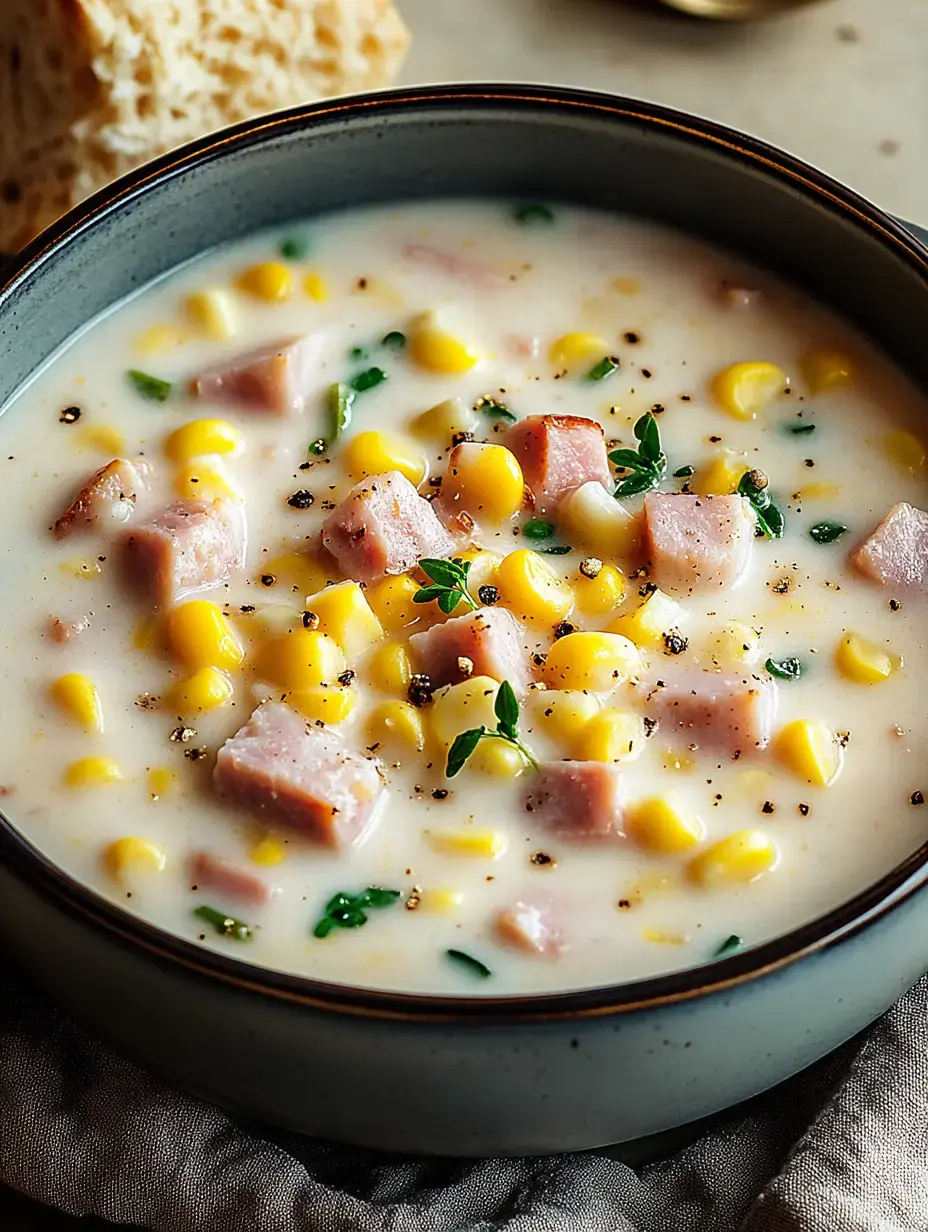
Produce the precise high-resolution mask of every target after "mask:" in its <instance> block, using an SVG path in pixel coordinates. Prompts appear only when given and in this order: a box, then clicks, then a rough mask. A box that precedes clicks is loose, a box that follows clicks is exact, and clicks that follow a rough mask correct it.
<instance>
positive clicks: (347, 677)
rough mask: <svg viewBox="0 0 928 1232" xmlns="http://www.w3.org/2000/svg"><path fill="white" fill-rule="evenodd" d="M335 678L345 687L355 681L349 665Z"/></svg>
mask: <svg viewBox="0 0 928 1232" xmlns="http://www.w3.org/2000/svg"><path fill="white" fill-rule="evenodd" d="M336 680H337V681H338V683H339V684H341V685H344V686H345V688H348V686H349V685H352V684H354V682H355V673H354V671H353V669H352V668H350V667H349V668H348V670H347V671H344V672H342V673H341V674H340V675H339V676H337V677H336Z"/></svg>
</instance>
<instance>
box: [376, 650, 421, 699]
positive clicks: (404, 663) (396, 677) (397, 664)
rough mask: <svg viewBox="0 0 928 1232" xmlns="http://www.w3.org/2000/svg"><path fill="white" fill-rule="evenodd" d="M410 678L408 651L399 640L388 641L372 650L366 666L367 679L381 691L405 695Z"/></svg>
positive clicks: (410, 669) (410, 668)
mask: <svg viewBox="0 0 928 1232" xmlns="http://www.w3.org/2000/svg"><path fill="white" fill-rule="evenodd" d="M411 679H412V667H411V665H410V662H409V652H408V651H407V649H406V647H405V646H402V645H400V643H399V642H388V643H387V644H386V645H385V646H381V647H380V648H379V650H376V651H375V652H374V655H373V657H372V658H371V661H370V664H369V666H368V680H369V681H370V683H371V684H372V685H373V686H374V688H375V689H379V690H380V691H381V693H396V694H397V695H398V696H401V697H405V696H406V690H407V689H408V687H409V682H410V680H411Z"/></svg>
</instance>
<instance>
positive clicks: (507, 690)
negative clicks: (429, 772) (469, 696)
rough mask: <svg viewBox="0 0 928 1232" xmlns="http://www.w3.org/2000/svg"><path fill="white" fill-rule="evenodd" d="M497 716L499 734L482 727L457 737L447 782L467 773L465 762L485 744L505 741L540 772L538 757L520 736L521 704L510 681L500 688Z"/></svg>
mask: <svg viewBox="0 0 928 1232" xmlns="http://www.w3.org/2000/svg"><path fill="white" fill-rule="evenodd" d="M493 713H494V714H495V715H496V730H495V731H491V730H490V729H489V728H488V727H485V726H483V725H482V724H481V726H480V727H472V728H470V730H469V731H463V732H461V733H460V735H458V736H456V737H455V740H454V744H452V746H451V748H450V749H449V750H448V763H447V765H446V766H445V775H446V777H447V778H449V779H453V778H454V776H455V775H456V774H458V773H459V772H460V771H461V770H463V768H464V764H465V762H466V761H467V759H468V758H469V757H470V755H471V754H472V753H473V752H474V750H475V749H476V747H477V745H478V744H479V743H480V741H481V740H505V741H506V743H507V744H511V745H512V747H513V748H514V749H517V750H518V751H519V752H520V753H521V754H522V756H523V758H524V759H525V761H526V762H527V763H528V764H529V765H530V766H531V767H532V768H533V769H534V770H537V769H538V761H537V760H536V758H535V755H534V753H532V751H531V750H530V749H528V748H526V747H525V745H524V744H523V743H522V739H521V737H520V736H519V702H518V700H517V698H516V695H515V693H514V691H513V688H512V685H511V684H510V683H509V681H508V680H504V681H503V683H502V684H501V685H500V686H499V692H498V693H497V694H496V701H495V702H494V704H493Z"/></svg>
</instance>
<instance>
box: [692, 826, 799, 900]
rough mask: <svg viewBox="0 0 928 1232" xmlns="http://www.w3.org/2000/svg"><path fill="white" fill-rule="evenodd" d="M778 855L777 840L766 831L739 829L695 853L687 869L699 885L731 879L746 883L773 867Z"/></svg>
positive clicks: (708, 884)
mask: <svg viewBox="0 0 928 1232" xmlns="http://www.w3.org/2000/svg"><path fill="white" fill-rule="evenodd" d="M779 858H780V853H779V851H778V850H777V845H776V843H775V842H774V841H773V839H770V838H768V837H767V835H766V834H764V833H762V832H761V831H760V830H738V831H736V833H734V834H729V835H728V837H727V838H722V839H719V840H718V842H715V843H713V844H712V845H711V847H707V848H706V849H705V851H701V852H700V853H699V855H698V856H694V857H693V858H692V860H690V862H689V866H688V868H687V872H688V874H689V876H690V879H691V880H692V881H695V882H696V884H697V885H700V886H707V887H711V886H717V885H721V884H724V883H725V882H732V881H734V882H741V883H743V884H746V883H747V882H750V881H756V880H757V878H758V877H760V876H761V875H762V874H763V873H769V872H770V871H771V870H772V869H774V868H776V865H777V861H778V860H779Z"/></svg>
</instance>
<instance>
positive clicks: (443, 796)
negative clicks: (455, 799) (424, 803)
mask: <svg viewBox="0 0 928 1232" xmlns="http://www.w3.org/2000/svg"><path fill="white" fill-rule="evenodd" d="M450 794H451V793H450V792H449V791H448V788H447V787H433V788H432V799H433V800H447V799H448V796H449V795H450Z"/></svg>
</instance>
